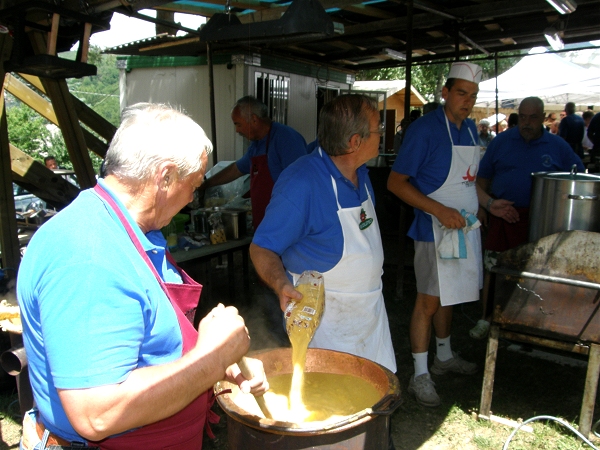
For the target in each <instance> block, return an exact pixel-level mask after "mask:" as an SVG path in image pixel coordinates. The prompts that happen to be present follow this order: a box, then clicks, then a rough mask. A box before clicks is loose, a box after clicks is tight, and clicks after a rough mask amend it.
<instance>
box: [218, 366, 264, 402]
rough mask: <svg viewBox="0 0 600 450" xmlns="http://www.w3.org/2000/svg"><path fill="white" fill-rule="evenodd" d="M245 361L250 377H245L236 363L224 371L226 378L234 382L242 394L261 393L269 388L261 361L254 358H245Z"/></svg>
mask: <svg viewBox="0 0 600 450" xmlns="http://www.w3.org/2000/svg"><path fill="white" fill-rule="evenodd" d="M245 361H246V364H247V365H248V367H249V369H250V371H251V372H252V378H250V379H249V380H248V379H246V378H245V377H244V376H243V375H242V372H241V370H240V368H239V367H238V365H237V364H232V365H231V366H229V367H228V368H227V370H226V371H225V375H226V377H227V380H228V381H231V382H234V383H236V384H237V385H238V386H239V387H240V391H242V392H243V393H244V394H252V395H263V394H264V393H265V392H267V391H268V390H269V382H268V381H267V376H266V375H265V368H264V366H263V363H262V361H261V360H260V359H255V358H245Z"/></svg>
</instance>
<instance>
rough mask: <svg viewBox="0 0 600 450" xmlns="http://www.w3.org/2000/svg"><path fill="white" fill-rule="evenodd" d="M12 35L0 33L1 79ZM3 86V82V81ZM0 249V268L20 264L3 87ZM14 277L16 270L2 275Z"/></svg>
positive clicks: (0, 103) (0, 93) (0, 104)
mask: <svg viewBox="0 0 600 450" xmlns="http://www.w3.org/2000/svg"><path fill="white" fill-rule="evenodd" d="M11 46H12V38H11V37H9V36H8V34H0V77H1V79H2V80H4V76H5V72H4V61H6V60H7V59H8V58H9V57H10V51H11ZM3 86H4V84H3ZM0 108H1V109H0V248H1V249H2V267H4V268H12V269H14V270H15V271H16V270H18V268H19V264H20V263H21V253H20V251H19V235H18V231H17V216H16V211H15V198H14V194H13V190H12V175H11V164H10V148H9V143H8V125H7V123H6V108H5V106H4V87H2V88H1V89H0ZM6 275H7V276H9V277H10V278H15V275H16V272H12V273H10V272H8V273H7V274H6Z"/></svg>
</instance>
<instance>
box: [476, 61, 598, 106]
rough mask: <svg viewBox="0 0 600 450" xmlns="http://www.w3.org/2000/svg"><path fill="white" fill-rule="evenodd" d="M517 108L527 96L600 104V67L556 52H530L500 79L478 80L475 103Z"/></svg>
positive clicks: (557, 102)
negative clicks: (570, 59) (590, 65)
mask: <svg viewBox="0 0 600 450" xmlns="http://www.w3.org/2000/svg"><path fill="white" fill-rule="evenodd" d="M496 80H497V83H498V103H499V104H498V106H499V107H501V108H502V107H511V108H516V107H517V106H518V104H519V102H520V100H522V99H523V98H525V97H530V96H536V97H540V98H541V99H542V100H543V101H544V103H545V104H555V105H564V104H565V103H567V102H574V103H575V104H577V105H586V106H587V105H596V106H600V69H598V68H595V67H594V68H589V69H587V68H584V67H582V66H580V65H578V64H575V63H572V62H569V61H567V60H566V59H564V58H561V57H560V56H558V55H556V54H554V53H540V54H531V52H530V54H529V55H528V56H526V57H524V58H523V59H521V61H519V62H518V63H517V64H515V65H514V66H513V67H512V68H511V69H509V70H507V71H506V72H504V73H503V74H501V75H499V76H498V77H497V78H491V79H489V80H486V81H483V82H481V83H479V94H478V96H477V103H476V106H480V107H490V108H494V107H495V105H496Z"/></svg>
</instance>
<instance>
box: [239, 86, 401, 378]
mask: <svg viewBox="0 0 600 450" xmlns="http://www.w3.org/2000/svg"><path fill="white" fill-rule="evenodd" d="M383 131H384V130H383V127H382V126H381V123H380V120H379V111H378V107H377V103H376V102H375V101H373V100H372V99H370V98H369V97H366V96H363V95H341V96H338V97H336V98H335V99H333V100H332V101H331V102H329V103H328V104H326V105H325V106H324V107H323V108H322V110H321V113H320V121H319V131H318V137H319V144H320V147H319V148H318V149H317V150H315V151H314V152H312V153H311V154H309V155H307V156H303V157H301V158H299V159H298V160H297V161H296V162H295V163H293V164H292V165H290V166H289V167H288V168H287V169H285V170H284V171H283V172H282V174H281V176H280V178H279V179H278V180H277V183H276V184H275V187H274V189H273V196H272V197H271V201H270V203H269V206H268V208H267V211H266V214H265V218H264V220H263V222H262V223H261V224H260V226H259V227H258V229H257V230H256V233H255V235H254V240H253V243H252V245H251V246H250V256H251V258H252V262H253V263H254V266H255V267H256V270H257V272H258V274H259V276H260V277H261V278H262V279H263V280H264V281H265V282H266V283H267V284H268V285H269V286H270V287H271V289H273V290H274V291H275V292H276V293H277V295H278V296H279V300H280V306H281V310H282V311H285V309H286V306H287V304H288V303H289V302H290V301H293V300H296V299H300V298H301V297H302V295H301V294H300V293H299V292H298V291H296V290H295V289H294V284H293V283H296V281H297V279H298V276H299V275H300V274H302V272H304V271H305V270H317V271H319V272H321V273H322V274H323V278H324V285H325V312H324V314H323V318H322V320H321V324H320V325H319V328H317V330H316V333H315V335H314V337H313V339H312V341H311V343H310V347H316V348H325V349H330V350H338V351H343V352H347V353H352V354H354V355H357V356H360V357H364V358H367V359H370V360H372V361H375V362H377V363H379V364H381V365H383V366H385V367H386V368H388V369H389V370H391V371H392V372H395V371H396V359H395V355H394V349H393V348H392V340H391V337H390V330H389V324H388V317H387V313H386V310H385V305H384V302H383V295H382V282H381V275H382V273H383V248H382V245H381V235H380V232H379V225H378V223H377V216H376V215H375V207H374V202H375V200H374V196H373V187H372V185H371V180H370V179H369V175H368V170H367V168H366V165H365V163H366V162H367V161H368V160H369V159H371V158H374V157H376V156H377V155H378V154H379V141H380V137H381V134H382V133H383ZM282 326H283V325H282Z"/></svg>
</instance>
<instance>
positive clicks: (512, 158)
mask: <svg viewBox="0 0 600 450" xmlns="http://www.w3.org/2000/svg"><path fill="white" fill-rule="evenodd" d="M573 164H576V165H577V168H578V170H579V172H583V171H584V170H585V168H584V166H583V163H582V162H581V158H579V157H578V156H577V155H576V154H575V152H574V151H573V149H572V148H571V146H570V145H569V144H567V142H566V141H565V140H564V139H562V138H560V137H558V136H555V135H553V134H552V133H549V132H548V131H546V129H545V128H544V130H543V134H542V136H541V137H539V138H538V139H533V140H531V141H529V143H527V142H525V140H524V139H523V138H522V137H521V134H520V133H519V128H518V127H514V128H510V129H508V130H506V131H504V132H503V133H500V134H499V135H498V136H496V137H495V138H494V140H493V141H492V142H491V143H490V146H489V147H488V148H487V150H486V152H485V154H484V155H483V158H482V159H481V163H480V165H479V173H478V174H477V176H478V177H481V178H485V179H488V180H491V181H492V185H491V193H492V195H493V197H495V198H503V199H505V200H510V201H512V202H515V203H514V205H513V206H515V207H517V208H526V207H528V206H529V201H530V196H531V185H532V183H533V179H532V177H531V174H532V173H534V172H551V171H562V172H564V171H567V172H569V171H570V170H571V167H573Z"/></svg>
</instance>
